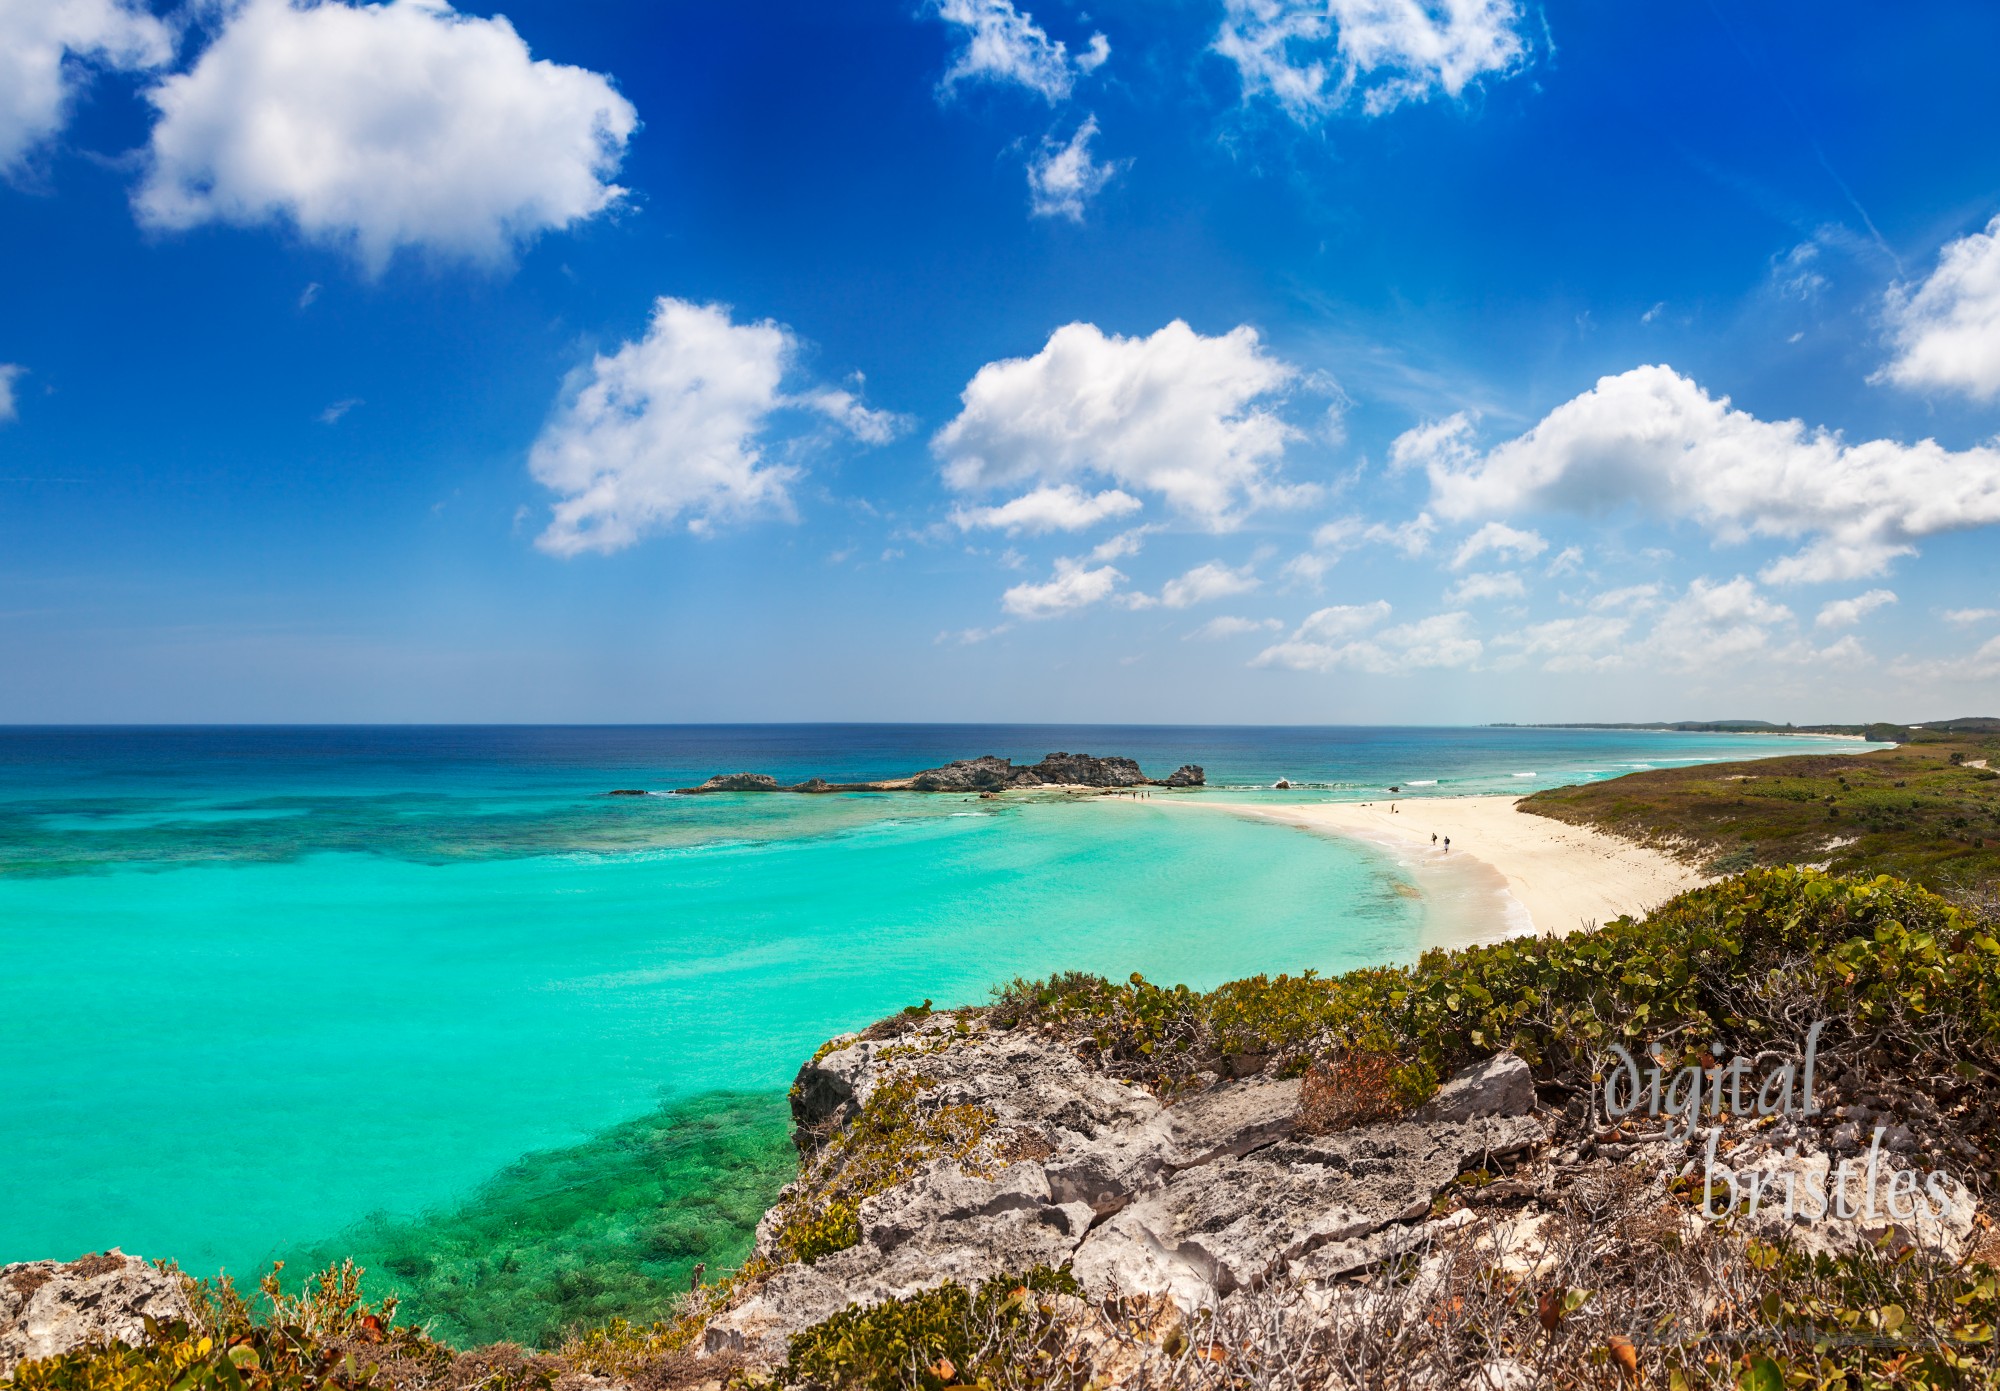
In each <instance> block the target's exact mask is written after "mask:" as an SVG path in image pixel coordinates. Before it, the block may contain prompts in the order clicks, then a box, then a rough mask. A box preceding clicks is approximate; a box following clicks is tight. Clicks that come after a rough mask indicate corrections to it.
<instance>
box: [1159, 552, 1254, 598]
mask: <svg viewBox="0 0 2000 1391" xmlns="http://www.w3.org/2000/svg"><path fill="white" fill-rule="evenodd" d="M1262 583H1263V581H1261V580H1259V579H1258V578H1257V577H1256V576H1255V575H1253V574H1251V573H1250V567H1249V566H1247V565H1246V566H1244V567H1243V568H1242V569H1241V570H1232V569H1230V568H1229V567H1228V566H1227V565H1224V564H1223V563H1222V562H1221V561H1219V560H1211V561H1210V562H1208V564H1206V565H1197V566H1195V567H1194V568H1193V569H1192V570H1190V571H1188V572H1187V573H1186V574H1184V575H1180V576H1177V577H1175V578H1174V579H1171V580H1168V581H1167V582H1166V584H1165V585H1164V586H1163V587H1162V588H1161V590H1160V602H1161V603H1162V604H1165V605H1166V606H1167V607H1168V608H1170V609H1185V608H1192V607H1193V606H1194V605H1196V604H1205V603H1208V602H1209V601H1210V600H1213V599H1228V598H1231V597H1233V596H1235V595H1238V594H1248V593H1249V592H1250V591H1251V590H1253V589H1256V588H1257V587H1258V586H1259V585H1261V584H1262Z"/></svg>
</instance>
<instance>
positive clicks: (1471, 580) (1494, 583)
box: [1444, 570, 1528, 604]
mask: <svg viewBox="0 0 2000 1391" xmlns="http://www.w3.org/2000/svg"><path fill="white" fill-rule="evenodd" d="M1527 592H1528V587H1527V586H1526V585H1524V584H1522V583H1521V577H1520V576H1519V575H1517V574H1515V573H1514V572H1513V571H1511V570H1502V571H1500V572H1499V573H1497V574H1488V573H1485V572H1483V571H1479V570H1474V571H1473V572H1472V573H1471V574H1469V575H1466V576H1465V577H1464V578H1462V579H1461V580H1459V582H1458V583H1457V584H1454V585H1453V586H1452V587H1451V588H1450V589H1449V590H1448V591H1446V593H1445V596H1444V601H1445V602H1446V603H1447V604H1471V603H1477V602H1478V601H1479V600H1481V599H1520V598H1523V597H1525V596H1526V595H1527Z"/></svg>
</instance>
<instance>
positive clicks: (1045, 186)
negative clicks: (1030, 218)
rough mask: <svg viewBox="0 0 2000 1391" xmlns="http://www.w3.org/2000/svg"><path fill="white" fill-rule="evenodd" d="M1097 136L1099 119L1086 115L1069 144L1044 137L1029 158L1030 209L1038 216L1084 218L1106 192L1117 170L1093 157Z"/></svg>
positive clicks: (1073, 219) (1110, 164)
mask: <svg viewBox="0 0 2000 1391" xmlns="http://www.w3.org/2000/svg"><path fill="white" fill-rule="evenodd" d="M1096 137H1097V118H1096V117H1095V116H1086V117H1085V118H1084V122H1083V124H1082V125H1080V126H1078V127H1077V128H1076V134H1075V135H1072V136H1071V137H1070V138H1069V143H1067V144H1058V143H1057V142H1056V141H1054V140H1044V141H1043V142H1042V148H1041V150H1040V152H1039V153H1037V154H1036V155H1035V157H1034V158H1032V159H1030V160H1029V161H1028V211H1029V212H1030V213H1031V214H1033V215H1034V216H1036V217H1066V218H1068V219H1069V220H1070V221H1072V222H1081V221H1083V210H1084V207H1085V206H1086V205H1087V204H1088V203H1089V202H1090V200H1091V199H1093V198H1095V197H1096V196H1097V195H1098V194H1099V193H1101V192H1103V191H1104V186H1105V185H1106V184H1108V183H1110V182H1111V176H1112V175H1114V174H1116V173H1117V172H1118V166H1117V165H1116V164H1113V163H1109V162H1104V161H1099V160H1097V159H1094V158H1092V156H1091V153H1090V142H1091V141H1092V140H1094V139H1095V138H1096Z"/></svg>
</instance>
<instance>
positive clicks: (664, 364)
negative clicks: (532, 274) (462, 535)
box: [528, 298, 897, 556]
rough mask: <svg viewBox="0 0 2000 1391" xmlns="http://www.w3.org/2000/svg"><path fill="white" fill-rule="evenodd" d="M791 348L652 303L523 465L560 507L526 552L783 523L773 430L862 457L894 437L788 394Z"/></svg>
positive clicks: (890, 423) (783, 493) (784, 498)
mask: <svg viewBox="0 0 2000 1391" xmlns="http://www.w3.org/2000/svg"><path fill="white" fill-rule="evenodd" d="M798 352H799V342H798V340H797V339H796V338H794V337H793V336H792V334H791V332H790V331H789V330H787V329H785V328H784V327H783V326H781V325H779V324H775V323H772V322H770V321H769V320H765V321H762V322H759V323H752V324H739V323H736V322H734V321H733V320H732V319H731V318H730V315H729V311H728V310H727V309H725V308H723V307H722V306H720V305H713V304H709V305H701V304H690V303H688V302H687V301H685V300H678V299H666V298H662V299H660V300H659V301H657V302H656V303H655V305H654V308H653V318H652V322H651V323H650V324H649V325H648V326H647V329H646V335H645V337H643V338H641V339H640V340H639V341H637V342H634V343H626V344H624V345H622V346H621V347H620V348H619V349H618V351H617V352H615V353H612V354H610V355H608V356H606V355H599V356H597V357H596V358H594V359H593V360H592V361H591V363H590V365H589V367H587V368H582V369H579V370H578V371H576V372H574V373H572V374H571V376H570V380H569V382H568V383H567V384H566V386H565V390H564V396H563V400H562V402H561V404H560V405H559V406H558V407H557V410H556V412H555V414H554V416H553V417H552V418H551V419H550V421H549V423H548V424H547V426H545V427H544V428H543V430H542V433H541V437H540V438H539V439H537V440H536V441H535V444H534V448H533V450H532V451H531V452H530V454H529V456H528V466H529V469H530V471H531V472H532V473H533V474H534V476H535V478H536V479H537V480H538V481H539V482H540V483H542V484H543V486H545V487H547V488H549V489H550V490H552V491H553V492H555V493H557V494H560V500H559V501H558V502H557V503H556V505H555V515H554V518H553V520H552V521H551V522H550V523H549V526H548V529H547V530H546V531H544V532H543V533H542V535H541V537H540V538H539V539H538V540H537V542H536V544H537V545H539V546H540V547H541V548H542V549H543V550H545V551H549V552H551V553H553V554H555V555H562V556H570V555H577V554H579V553H581V552H584V551H603V552H610V551H617V550H622V549H624V548H625V547H627V546H630V545H632V544H633V543H635V542H637V541H639V540H641V539H642V538H644V537H645V536H647V535H649V534H651V533H654V532H658V531H661V530H664V529H665V528H667V527H668V526H670V525H673V524H674V523H676V522H678V521H679V520H680V519H682V518H683V517H684V518H686V519H687V527H688V529H689V530H690V531H695V532H701V531H705V530H707V529H708V528H709V527H711V526H712V525H713V524H714V523H716V522H718V521H721V520H725V519H728V518H731V517H740V516H746V515H751V514H755V513H758V512H776V513H781V514H782V513H785V512H788V511H789V510H790V507H791V494H790V491H789V489H790V485H791V483H792V481H793V480H794V479H795V478H796V477H797V476H798V472H799V470H798V469H797V468H796V467H795V466H793V465H791V464H787V463H783V462H773V461H770V460H768V459H766V457H765V453H764V450H765V446H766V443H767V439H768V436H769V435H770V434H771V432H772V425H773V417H775V416H778V415H779V414H780V413H784V412H792V413H797V414H800V415H802V416H805V417H807V418H815V417H816V418H819V419H821V420H822V421H825V422H831V423H832V424H833V425H834V426H837V427H838V428H840V429H843V430H845V431H847V432H848V433H850V434H852V435H854V436H855V437H856V438H858V439H861V440H864V441H867V442H869V443H880V442H881V441H883V440H886V439H888V438H890V437H891V436H892V435H893V434H894V433H895V430H896V427H897V420H896V418H895V417H894V416H891V415H887V414H885V413H883V412H880V411H871V410H869V409H868V408H866V407H865V406H863V405H862V404H861V403H860V402H859V401H857V400H855V399H854V397H853V396H852V395H850V394H849V393H847V392H845V391H840V390H836V389H832V388H827V387H817V388H811V389H808V390H805V391H802V392H795V393H788V392H786V391H785V389H784V382H785V378H786V377H787V375H789V374H790V373H791V372H792V371H793V370H794V365H795V362H796V359H797V356H798Z"/></svg>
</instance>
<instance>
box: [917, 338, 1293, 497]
mask: <svg viewBox="0 0 2000 1391" xmlns="http://www.w3.org/2000/svg"><path fill="white" fill-rule="evenodd" d="M1298 376H1299V373H1298V371H1297V369H1295V368H1293V367H1292V366H1290V365H1289V364H1287V363H1285V362H1282V361H1280V360H1278V359H1277V358H1275V357H1272V356H1271V355H1270V354H1269V353H1267V352H1265V351H1264V348H1263V345H1262V343H1261V342H1260V341H1259V340H1258V337H1257V331H1256V330H1255V329H1253V328H1250V327H1248V326H1245V327H1241V328H1236V329H1233V330H1231V331H1230V332H1228V333H1225V334H1222V335H1220V336H1218V337H1212V338H1211V337H1207V336H1204V335H1202V334H1199V333H1196V332H1195V331H1194V330H1193V329H1191V328H1189V327H1188V326H1187V325H1186V324H1185V323H1182V322H1181V321H1179V320H1175V321H1174V322H1173V323H1171V324H1168V325H1167V326H1166V327H1165V328H1163V329H1161V330H1160V331H1159V332H1157V333H1155V334H1153V335H1152V336H1151V337H1148V338H1125V337H1120V336H1118V335H1116V334H1106V333H1104V332H1103V331H1101V330H1100V329H1098V328H1097V327H1096V325H1094V324H1068V325H1066V326H1064V327H1062V328H1059V329H1057V330H1056V331H1055V332H1054V333H1053V334H1052V335H1050V337H1049V341H1048V344H1047V346H1046V347H1044V348H1043V349H1042V350H1041V351H1040V352H1038V353H1036V354H1035V355H1034V356H1033V357H1025V358H1009V359H1006V360H1004V361H1000V362H989V363H987V364H986V365H985V366H984V367H982V368H980V369H979V371H978V373H977V374H975V375H974V377H973V378H972V380H971V382H969V383H968V384H967V385H966V388H965V390H964V392H963V393H961V395H960V400H961V402H962V403H963V408H962V409H961V410H960V411H959V413H958V415H957V417H956V418H955V419H953V420H952V421H951V423H950V424H948V425H946V426H945V427H944V428H943V429H942V430H940V431H938V433H937V435H936V436H935V437H934V438H933V439H932V441H931V449H932V452H933V453H934V454H935V455H936V456H937V458H938V460H939V461H940V463H941V464H942V465H943V468H944V477H945V481H946V482H947V483H948V484H950V486H952V487H953V488H956V489H958V490H960V491H962V492H972V491H982V490H988V489H995V488H1013V487H1019V486H1022V485H1023V484H1050V483H1061V482H1065V481H1070V480H1073V479H1077V478H1081V477H1096V478H1103V479H1106V480H1108V481H1110V482H1111V483H1113V484H1115V485H1117V486H1119V487H1121V488H1127V489H1131V490H1133V491H1134V492H1137V493H1140V494H1145V493H1152V494H1156V495H1158V496H1160V497H1162V498H1164V499H1165V500H1166V502H1167V504H1168V505H1169V506H1170V507H1172V508H1173V509H1174V510H1175V511H1177V512H1179V513H1181V514H1182V515H1183V516H1185V517H1188V518H1191V519H1193V520H1195V521H1197V522H1200V523H1202V524H1203V525H1205V526H1208V527H1210V528H1212V529H1216V530H1222V529H1226V528H1228V527H1231V526H1233V525H1235V524H1236V523H1237V522H1238V521H1239V520H1240V519H1241V517H1242V515H1243V513H1244V512H1246V511H1248V510H1249V509H1251V508H1254V507H1256V506H1259V505H1267V504H1284V503H1290V502H1296V501H1299V500H1301V499H1303V498H1304V497H1307V496H1310V493H1309V492H1308V491H1307V490H1304V489H1299V488H1287V487H1285V486H1284V485H1282V484H1280V483H1279V482H1277V481H1276V479H1275V477H1274V471H1275V469H1276V467H1277V465H1278V463H1279V461H1280V459H1281V457H1282V455H1283V454H1284V450H1285V446H1286V444H1287V443H1288V442H1289V441H1290V440H1291V439H1292V438H1293V437H1294V435H1295V432H1294V431H1293V429H1292V428H1291V427H1290V426H1289V425H1287V424H1286V423H1285V422H1284V421H1283V420H1282V419H1281V418H1280V417H1279V416H1278V414H1277V412H1276V410H1275V409H1274V408H1273V407H1274V403H1275V398H1276V397H1277V396H1278V395H1279V393H1281V392H1282V391H1283V390H1284V389H1285V388H1287V387H1289V386H1290V385H1292V384H1293V382H1294V381H1296V380H1297V379H1298Z"/></svg>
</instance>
